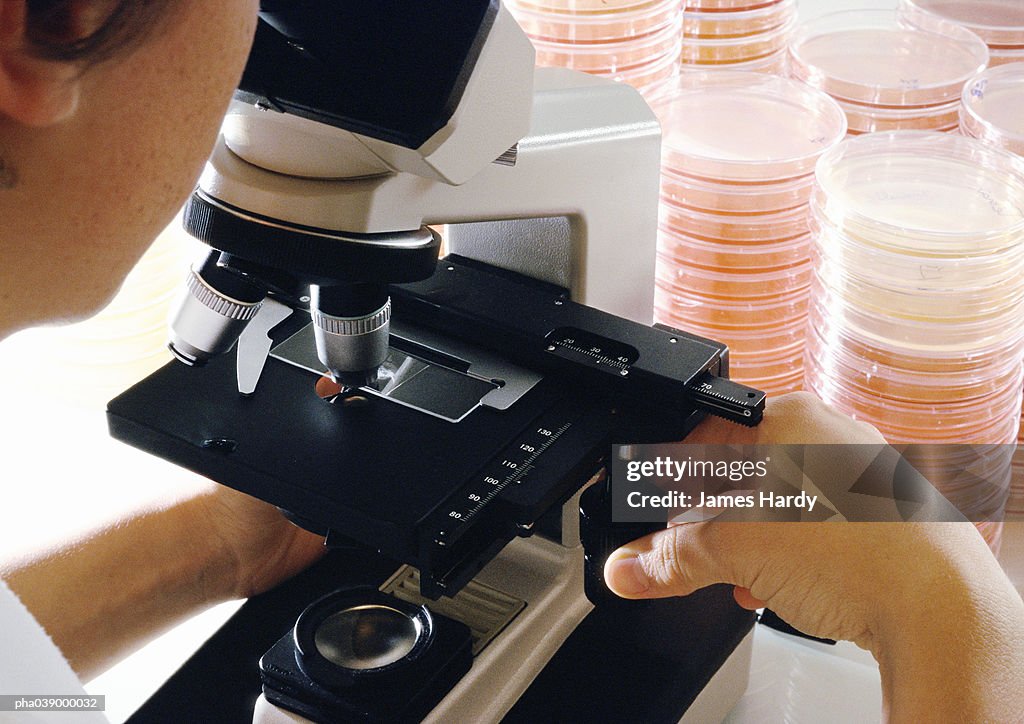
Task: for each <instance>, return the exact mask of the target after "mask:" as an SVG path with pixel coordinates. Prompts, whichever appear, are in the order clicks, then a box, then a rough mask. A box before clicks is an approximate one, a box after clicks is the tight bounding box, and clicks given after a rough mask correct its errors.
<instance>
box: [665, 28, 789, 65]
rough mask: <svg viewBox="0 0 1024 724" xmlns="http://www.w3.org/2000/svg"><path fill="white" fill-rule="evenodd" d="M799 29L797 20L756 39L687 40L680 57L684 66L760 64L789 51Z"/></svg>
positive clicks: (687, 38) (768, 31) (691, 38)
mask: <svg viewBox="0 0 1024 724" xmlns="http://www.w3.org/2000/svg"><path fill="white" fill-rule="evenodd" d="M795 27H796V17H795V16H792V17H791V18H790V19H789V20H787V21H786V23H785V24H783V25H780V26H779V27H777V28H774V29H772V30H766V31H764V32H761V33H755V34H753V35H744V36H740V37H721V38H693V37H689V36H687V37H685V38H684V39H683V41H684V42H683V50H682V54H681V56H680V58H681V60H682V62H683V63H688V64H700V65H729V64H732V63H741V62H745V61H752V60H757V59H759V58H764V57H765V56H768V55H772V54H774V53H777V52H778V51H780V50H783V49H785V47H786V45H787V44H788V43H789V38H790V36H791V35H792V34H793V28H795Z"/></svg>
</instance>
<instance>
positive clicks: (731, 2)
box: [683, 0, 782, 13]
mask: <svg viewBox="0 0 1024 724" xmlns="http://www.w3.org/2000/svg"><path fill="white" fill-rule="evenodd" d="M780 2H782V0H683V9H684V12H688V11H691V10H699V11H702V12H730V13H731V12H736V11H738V10H754V9H756V8H763V7H768V6H770V5H777V4H778V3H780Z"/></svg>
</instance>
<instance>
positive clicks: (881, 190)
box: [812, 131, 1024, 256]
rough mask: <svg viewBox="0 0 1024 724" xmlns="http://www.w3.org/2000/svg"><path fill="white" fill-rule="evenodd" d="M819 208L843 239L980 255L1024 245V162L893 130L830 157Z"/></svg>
mask: <svg viewBox="0 0 1024 724" xmlns="http://www.w3.org/2000/svg"><path fill="white" fill-rule="evenodd" d="M815 179H816V183H815V189H814V193H813V195H812V203H813V204H814V205H815V207H816V211H817V212H818V213H820V214H821V215H822V216H823V218H825V219H827V220H828V221H829V222H830V223H831V224H832V225H833V226H835V227H836V228H838V229H840V230H841V231H842V232H843V233H845V234H847V235H848V236H851V237H852V238H855V239H857V240H860V241H865V242H867V243H871V244H873V245H875V246H878V247H881V248H889V249H902V250H905V251H907V252H910V253H915V254H918V255H925V256H926V255H929V254H935V255H940V256H942V255H944V256H951V255H967V256H970V255H977V254H982V253H986V252H988V251H995V250H999V249H1013V248H1018V247H1019V246H1020V243H1021V240H1022V239H1024V160H1021V159H1020V158H1018V157H1017V156H1014V155H1013V154H1011V153H1009V152H1007V151H1004V150H1002V149H1000V148H997V147H995V146H991V145H989V144H986V143H982V142H981V141H978V140H976V139H973V138H967V137H964V136H958V135H953V134H948V133H938V132H927V131H893V132H888V133H872V134H868V135H865V136H858V137H856V138H850V139H848V140H846V141H844V142H843V143H841V144H839V145H838V146H836V147H835V148H833V149H831V150H830V151H828V152H827V153H825V154H824V155H823V156H822V157H821V158H820V159H819V161H818V167H817V169H816V172H815Z"/></svg>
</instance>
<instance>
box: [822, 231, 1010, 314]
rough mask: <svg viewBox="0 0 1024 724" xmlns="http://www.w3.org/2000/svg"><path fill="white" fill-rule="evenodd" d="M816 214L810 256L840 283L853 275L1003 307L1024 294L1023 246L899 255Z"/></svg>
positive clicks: (882, 285) (880, 285)
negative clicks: (844, 232)
mask: <svg viewBox="0 0 1024 724" xmlns="http://www.w3.org/2000/svg"><path fill="white" fill-rule="evenodd" d="M812 213H813V212H812ZM815 216H816V215H812V217H811V227H812V229H813V238H814V242H815V244H814V249H813V251H812V254H811V257H812V258H814V259H815V260H816V261H817V268H818V269H819V270H820V271H821V273H820V274H819V276H821V277H822V278H823V279H825V278H826V276H828V277H831V278H833V279H838V280H840V281H841V278H842V276H844V275H849V277H850V278H851V279H854V280H857V281H859V282H862V283H863V284H865V285H867V286H870V287H872V288H874V289H879V290H883V289H889V290H892V291H894V292H901V293H902V292H908V291H909V292H914V293H918V294H921V293H927V294H931V295H935V296H936V297H939V296H941V295H943V294H953V295H956V299H957V300H958V301H960V302H963V303H969V302H970V301H971V300H973V299H980V300H985V302H986V303H987V304H991V305H994V307H993V308H998V307H1001V306H1002V305H1001V304H999V303H998V300H999V299H1002V300H1003V301H1005V302H1009V301H1011V300H1014V299H1017V298H1019V297H1020V296H1021V294H1022V293H1024V287H1022V285H1021V279H1022V278H1024V245H1021V247H1018V248H1015V247H1008V248H1007V249H1005V250H999V251H996V252H992V253H988V254H976V255H971V254H969V253H968V252H969V250H968V249H965V251H964V253H962V254H959V255H957V254H946V255H941V256H940V255H929V254H913V253H909V252H907V253H900V252H899V251H893V250H891V249H888V248H885V247H880V246H877V245H873V244H870V243H866V242H864V241H861V240H857V239H853V238H851V237H849V236H847V235H845V234H843V233H842V232H840V231H839V230H837V229H836V228H835V227H834V226H832V225H831V224H829V223H828V222H827V221H823V220H819V219H817V218H815Z"/></svg>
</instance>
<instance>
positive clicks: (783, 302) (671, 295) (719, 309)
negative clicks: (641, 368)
mask: <svg viewBox="0 0 1024 724" xmlns="http://www.w3.org/2000/svg"><path fill="white" fill-rule="evenodd" d="M662 291H663V294H661V295H660V296H659V298H658V304H659V306H660V307H661V308H662V309H663V310H664V311H665V312H666V313H669V314H672V315H674V316H677V317H680V318H684V319H694V320H698V321H700V323H701V324H703V325H705V326H707V327H708V328H714V329H721V330H728V331H729V332H730V334H736V333H737V332H739V333H741V334H742V335H745V336H748V337H750V338H751V339H755V338H757V337H758V336H759V335H761V334H762V333H763V332H764V331H766V330H769V329H771V330H774V331H780V330H783V329H784V330H785V331H788V332H795V333H797V334H802V329H800V328H797V327H796V325H800V326H801V327H802V325H803V323H804V321H805V320H806V318H807V310H808V304H809V301H810V300H809V298H808V294H807V292H806V290H804V291H803V292H801V293H797V294H790V295H780V296H779V297H778V298H776V299H770V300H742V299H737V300H711V299H707V298H705V297H701V296H700V295H696V294H691V293H687V292H683V291H678V290H675V291H666V290H664V289H662Z"/></svg>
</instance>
